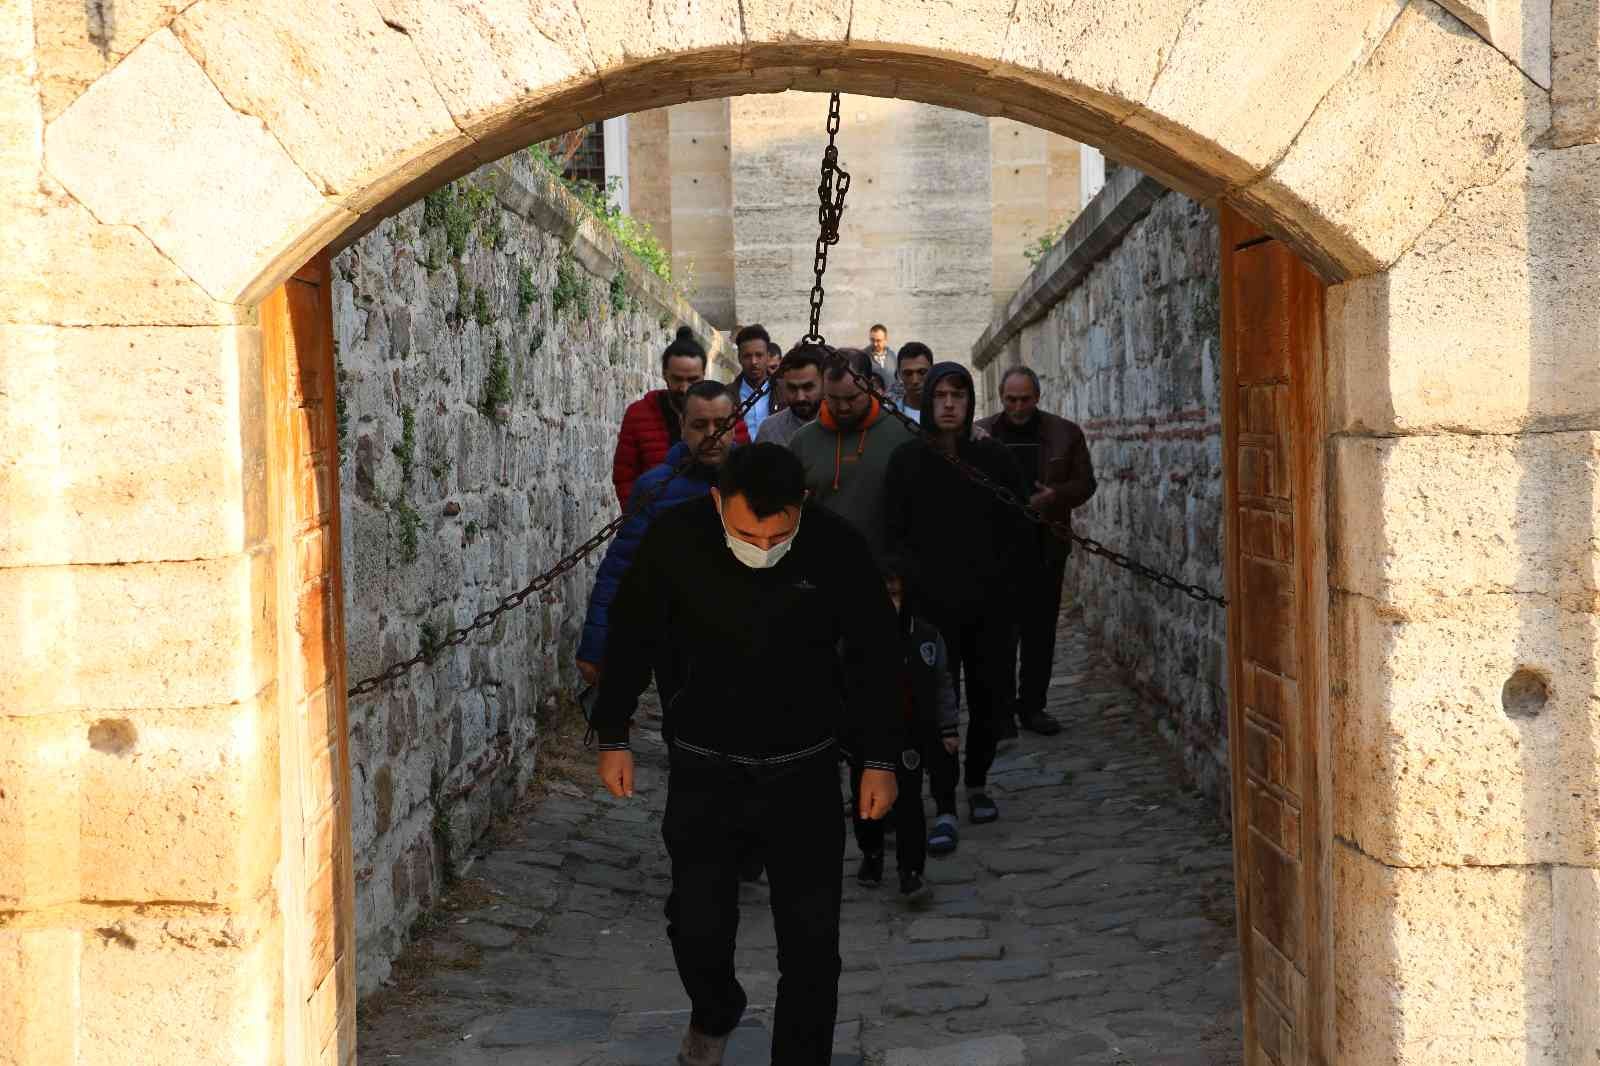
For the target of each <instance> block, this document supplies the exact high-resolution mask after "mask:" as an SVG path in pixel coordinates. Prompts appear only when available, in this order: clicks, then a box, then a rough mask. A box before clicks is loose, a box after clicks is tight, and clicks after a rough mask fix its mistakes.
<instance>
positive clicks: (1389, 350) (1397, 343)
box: [1328, 145, 1600, 434]
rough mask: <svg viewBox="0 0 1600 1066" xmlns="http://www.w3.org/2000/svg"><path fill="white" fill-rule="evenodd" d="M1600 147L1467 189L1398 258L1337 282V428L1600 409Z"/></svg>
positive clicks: (1553, 418) (1522, 420) (1567, 416)
mask: <svg viewBox="0 0 1600 1066" xmlns="http://www.w3.org/2000/svg"><path fill="white" fill-rule="evenodd" d="M1597 202H1600V146H1592V145H1591V146H1585V147H1581V148H1571V149H1566V150H1563V151H1547V150H1541V151H1536V152H1533V153H1531V154H1529V156H1528V157H1527V158H1526V159H1525V160H1524V161H1523V162H1522V163H1521V164H1519V165H1517V166H1514V167H1512V168H1510V169H1509V170H1507V171H1506V172H1505V173H1504V174H1502V175H1500V176H1499V177H1498V178H1497V179H1496V180H1494V181H1492V182H1490V183H1488V184H1486V185H1484V186H1483V187H1480V188H1472V189H1468V190H1467V191H1465V192H1463V193H1462V194H1461V195H1460V196H1459V197H1458V198H1457V199H1456V200H1455V202H1454V203H1452V204H1451V205H1450V206H1449V207H1448V208H1447V209H1446V210H1445V212H1444V213H1443V214H1442V215H1441V216H1440V217H1439V218H1438V219H1437V220H1436V221H1435V222H1434V223H1433V225H1431V226H1430V227H1429V228H1428V230H1427V231H1426V232H1425V233H1423V234H1422V235H1421V236H1420V237H1419V238H1418V239H1417V240H1416V242H1415V244H1414V245H1413V246H1412V247H1411V248H1410V250H1409V251H1407V253H1406V254H1405V255H1404V256H1403V257H1402V258H1401V259H1400V260H1399V261H1398V262H1397V263H1395V264H1394V266H1392V267H1391V268H1389V270H1388V271H1386V272H1384V273H1381V274H1375V275H1373V276H1371V277H1365V278H1358V279H1356V280H1353V281H1349V282H1346V283H1344V284H1342V285H1336V286H1334V287H1333V288H1331V289H1329V291H1328V323H1329V330H1328V335H1329V340H1330V346H1329V353H1328V383H1329V392H1330V398H1329V418H1330V421H1331V423H1332V426H1333V427H1334V428H1335V429H1336V430H1343V431H1346V432H1366V433H1379V434H1388V433H1425V432H1437V431H1439V430H1466V431H1471V432H1489V433H1514V432H1519V431H1522V430H1527V429H1535V430H1548V429H1561V428H1565V427H1568V426H1586V425H1592V424H1593V420H1594V418H1595V416H1596V415H1597V413H1600V313H1597V312H1596V310H1595V309H1596V308H1597V307H1600V278H1597V276H1596V274H1595V272H1594V271H1593V270H1592V269H1590V266H1589V264H1592V263H1593V262H1595V260H1596V258H1597V257H1600V211H1597V210H1596V209H1595V207H1594V205H1595V204H1596V203H1597Z"/></svg>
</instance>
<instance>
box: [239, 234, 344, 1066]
mask: <svg viewBox="0 0 1600 1066" xmlns="http://www.w3.org/2000/svg"><path fill="white" fill-rule="evenodd" d="M330 290H331V281H330V272H329V263H328V257H327V254H326V253H323V254H321V255H319V256H317V257H316V258H315V259H313V260H312V261H311V262H309V263H307V264H306V265H305V266H303V267H301V268H300V269H299V270H298V271H296V272H295V274H294V276H293V277H292V278H290V279H289V280H288V281H286V282H284V284H283V285H282V286H281V287H279V288H278V289H276V290H274V291H273V292H272V293H271V295H269V296H268V297H267V298H266V300H265V301H263V302H262V305H261V333H262V378H263V381H264V383H265V388H264V396H265V411H264V412H263V414H264V416H265V418H266V420H267V456H266V463H267V470H266V474H267V482H268V492H267V498H268V500H269V514H268V516H267V521H268V524H269V530H270V537H271V542H272V546H273V554H274V577H275V581H276V589H277V595H276V600H277V620H278V624H277V635H278V641H277V643H278V655H277V678H278V685H277V698H278V706H279V708H280V710H279V715H278V722H279V735H278V744H279V751H280V753H281V754H280V760H279V762H280V773H279V780H280V783H281V789H282V791H281V803H280V813H281V818H282V823H281V824H282V826H283V856H284V857H283V860H282V866H281V868H280V871H279V878H278V884H279V891H280V906H281V907H282V908H283V922H284V944H283V955H284V962H283V973H284V989H283V991H284V1032H283V1037H284V1055H283V1061H284V1062H286V1063H293V1064H301V1063H304V1064H308V1066H310V1064H316V1066H347V1064H350V1063H354V1062H355V922H354V915H355V892H354V874H353V870H352V866H351V854H350V794H349V789H350V783H349V782H350V756H349V746H348V745H349V741H348V737H349V728H348V723H347V718H346V707H345V694H344V693H345V687H346V682H345V641H344V607H343V604H344V592H343V587H342V580H341V576H340V566H339V554H340V553H339V451H338V417H337V413H336V406H337V405H336V402H335V389H336V388H337V383H336V382H335V380H334V360H333V300H332V293H331V291H330Z"/></svg>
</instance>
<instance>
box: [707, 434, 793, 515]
mask: <svg viewBox="0 0 1600 1066" xmlns="http://www.w3.org/2000/svg"><path fill="white" fill-rule="evenodd" d="M717 491H718V492H720V493H722V498H723V499H725V500H726V499H729V498H731V497H734V496H743V497H744V502H745V503H746V504H748V505H749V507H750V510H752V511H754V512H755V515H756V517H757V518H767V517H769V516H771V515H775V514H777V513H778V512H779V511H782V510H783V509H784V508H785V507H799V506H800V505H801V504H803V503H804V502H805V499H806V471H805V468H804V467H803V466H801V465H800V460H799V459H796V458H795V456H794V453H793V452H791V451H790V450H789V449H788V448H785V447H784V446H783V445H781V444H773V443H772V442H770V441H767V442H765V443H762V444H746V445H745V446H744V447H742V448H735V449H733V450H732V451H731V452H729V453H728V459H727V461H726V462H724V463H723V464H722V473H721V474H720V475H718V477H717Z"/></svg>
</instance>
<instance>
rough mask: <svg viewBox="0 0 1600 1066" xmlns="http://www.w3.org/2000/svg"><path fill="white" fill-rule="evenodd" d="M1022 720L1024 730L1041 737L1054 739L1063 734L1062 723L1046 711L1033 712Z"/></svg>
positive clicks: (1023, 716) (1025, 715)
mask: <svg viewBox="0 0 1600 1066" xmlns="http://www.w3.org/2000/svg"><path fill="white" fill-rule="evenodd" d="M1021 718H1022V728H1024V729H1026V730H1027V731H1028V732H1030V733H1038V734H1039V735H1040V736H1041V737H1053V736H1055V735H1056V734H1057V733H1059V732H1061V723H1060V722H1058V721H1056V720H1055V719H1054V718H1051V717H1050V716H1049V715H1048V714H1046V713H1045V712H1044V711H1033V712H1032V713H1029V714H1024V715H1022V716H1021Z"/></svg>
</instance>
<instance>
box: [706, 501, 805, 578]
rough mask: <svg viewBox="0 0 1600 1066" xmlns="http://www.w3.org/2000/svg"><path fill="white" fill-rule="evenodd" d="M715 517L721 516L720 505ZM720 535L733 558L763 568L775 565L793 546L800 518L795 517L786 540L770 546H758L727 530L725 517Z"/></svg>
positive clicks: (750, 566) (797, 533)
mask: <svg viewBox="0 0 1600 1066" xmlns="http://www.w3.org/2000/svg"><path fill="white" fill-rule="evenodd" d="M717 517H719V518H721V517H722V509H721V508H720V507H719V508H718V509H717ZM722 535H723V536H724V537H725V538H726V539H727V541H728V550H729V551H731V552H732V553H733V557H734V558H735V559H737V560H739V561H740V562H741V563H743V564H744V565H746V566H748V567H749V568H750V569H752V570H765V569H767V568H768V567H773V566H777V565H778V563H779V561H781V560H782V559H783V557H784V556H785V555H788V554H789V549H790V548H791V547H793V546H794V539H795V538H796V537H798V536H799V535H800V520H799V519H798V518H797V519H795V523H794V532H793V533H790V534H789V537H788V539H787V540H783V541H780V542H779V543H777V544H774V545H773V546H772V547H770V548H758V547H756V546H755V545H754V544H751V543H750V542H749V541H747V540H740V539H739V538H738V537H736V536H734V535H733V534H732V533H730V532H728V523H727V520H726V519H724V520H723V523H722Z"/></svg>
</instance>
